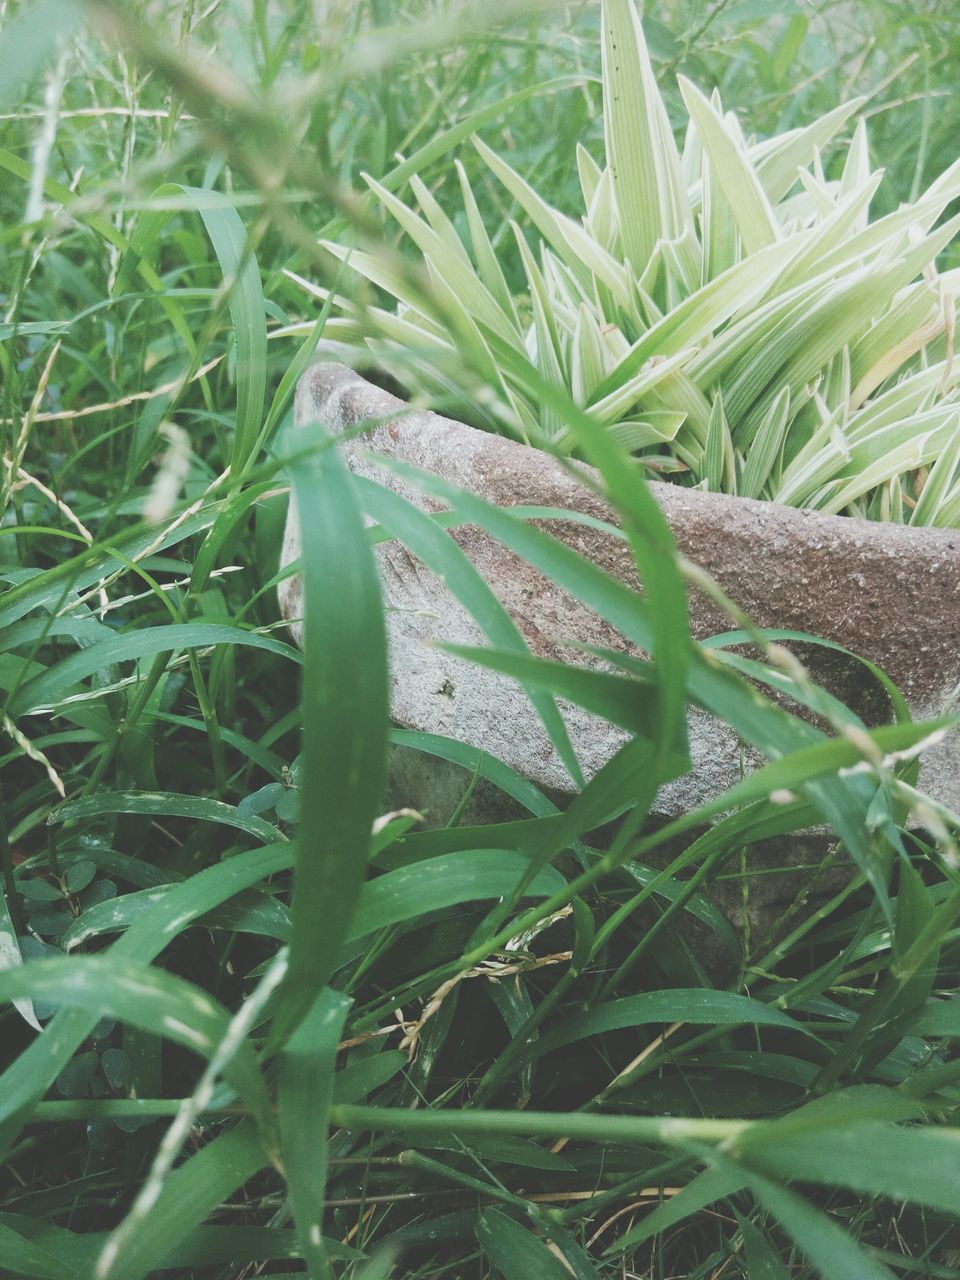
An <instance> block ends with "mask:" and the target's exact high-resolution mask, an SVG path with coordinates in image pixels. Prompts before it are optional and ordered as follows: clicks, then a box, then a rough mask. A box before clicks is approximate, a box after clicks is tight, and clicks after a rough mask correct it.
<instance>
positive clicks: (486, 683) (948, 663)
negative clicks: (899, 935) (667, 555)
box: [280, 364, 960, 817]
mask: <svg viewBox="0 0 960 1280" xmlns="http://www.w3.org/2000/svg"><path fill="white" fill-rule="evenodd" d="M370 419H381V420H382V421H381V422H380V425H378V426H376V427H375V428H374V429H372V430H371V431H370V432H369V433H368V434H365V435H364V436H363V437H362V439H360V440H358V439H354V440H352V441H351V442H350V443H348V444H346V445H345V446H344V452H345V455H346V457H347V459H348V463H349V465H350V467H351V469H352V470H353V471H354V472H355V473H356V474H358V475H363V476H367V477H371V478H374V479H377V480H381V481H385V482H386V483H387V484H389V486H390V487H391V488H392V489H394V490H395V491H396V492H398V493H400V494H402V495H403V496H404V497H406V498H408V499H410V500H411V501H412V502H414V503H416V504H417V506H419V507H420V508H421V509H424V510H436V509H437V507H436V504H434V503H431V502H430V501H429V500H428V499H426V498H425V497H424V496H423V495H422V494H421V493H420V492H419V491H418V490H416V489H415V488H414V487H413V486H411V485H410V484H408V483H407V482H406V481H404V480H402V479H398V478H397V477H396V476H394V475H392V474H391V473H390V472H389V471H387V470H386V469H385V468H384V467H383V466H382V465H381V464H378V463H377V461H376V459H375V458H373V457H372V456H371V454H370V451H371V450H372V451H374V452H378V453H381V454H386V455H390V456H392V457H394V458H397V459H399V460H401V461H403V462H406V463H411V464H414V465H416V466H418V467H421V468H425V469H426V470H429V471H433V472H435V473H437V474H439V475H441V476H443V477H444V478H445V479H446V480H448V481H450V482H452V483H454V484H456V485H459V486H462V487H463V488H466V489H469V490H472V491H474V492H476V493H479V494H481V495H482V496H484V497H485V498H487V499H489V500H490V501H492V502H494V503H497V504H501V505H504V506H513V505H527V506H529V505H536V506H544V507H553V508H561V509H566V510H573V511H578V512H581V513H584V514H586V515H589V516H592V517H595V518H597V519H599V520H604V521H611V520H612V516H611V512H610V510H609V508H608V507H606V505H605V504H604V503H603V502H602V501H601V500H600V499H599V498H598V497H597V496H596V495H595V494H594V493H593V492H591V491H590V489H589V488H587V487H585V485H584V484H583V483H582V482H581V481H580V480H579V479H578V476H577V469H576V468H574V469H570V468H567V467H564V466H563V465H562V464H561V463H560V462H558V461H557V460H555V459H553V458H551V457H550V456H548V455H546V454H543V453H541V452H539V451H537V450H534V449H530V448H527V447H525V446H523V445H520V444H517V443H514V442H512V441H510V440H506V439H503V438H501V437H497V436H494V435H489V434H486V433H484V432H481V431H477V430H474V429H473V428H471V427H467V426H464V425H463V424H461V423H457V422H452V421H449V420H448V419H445V418H441V417H439V416H438V415H436V414H433V413H427V412H417V411H412V410H411V409H410V408H409V407H408V406H407V405H405V404H404V403H403V402H402V401H400V400H398V399H396V398H395V397H394V396H391V395H389V394H387V393H386V392H385V391H382V390H380V389H379V388H378V387H375V386H373V385H371V384H370V383H369V382H367V381H365V380H364V379H363V378H361V377H360V376H359V375H358V374H356V373H354V372H353V371H352V370H350V369H347V368H345V367H344V366H342V365H336V364H318V365H315V366H314V367H313V368H312V369H310V370H308V372H307V373H306V374H305V375H304V376H303V378H302V379H301V382H300V385H299V388H298V393H297V407H296V421H297V423H298V424H301V425H302V424H304V423H308V422H313V421H320V422H323V423H324V424H325V425H326V426H327V427H328V428H330V429H331V430H334V431H337V432H343V431H346V430H348V429H351V428H355V427H357V426H358V425H360V424H362V423H364V422H367V421H369V420H370ZM579 472H580V474H581V475H589V474H590V469H589V468H587V467H583V466H580V467H579ZM651 489H652V491H653V492H654V494H655V496H656V498H657V501H658V502H659V504H660V506H661V508H662V510H663V512H664V515H665V516H666V518H667V520H668V522H669V524H670V526H671V528H672V530H673V533H674V536H675V538H676V540H677V544H678V546H679V548H680V551H681V552H682V553H683V554H684V555H685V556H686V557H687V558H688V559H690V560H691V561H693V562H695V563H696V564H699V565H700V566H702V567H703V568H704V569H705V570H706V571H707V572H708V573H709V574H710V575H711V576H712V577H713V578H714V580H715V581H716V582H717V583H718V585H719V586H720V587H721V588H722V590H723V591H724V592H725V593H726V594H727V595H728V596H729V597H730V598H731V599H732V600H733V601H734V602H735V603H736V604H737V605H739V606H740V607H741V608H742V609H743V610H745V611H746V612H747V613H748V614H749V615H750V617H751V618H752V619H753V620H754V622H756V623H757V624H758V625H760V626H762V627H777V628H783V629H787V630H796V631H803V632H807V633H810V634H814V635H818V636H821V637H823V638H825V639H828V640H831V641H834V642H835V643H837V644H840V645H843V646H845V647H847V648H849V649H851V650H853V651H854V652H856V653H859V654H861V655H863V656H864V657H866V658H868V659H870V660H871V661H872V662H874V663H876V664H878V665H879V666H880V667H882V668H883V669H884V670H885V671H886V672H887V674H888V675H889V676H890V677H891V678H892V679H893V680H894V681H895V682H896V683H897V684H898V686H899V687H900V689H901V691H902V692H903V694H904V696H905V697H906V699H907V702H908V704H909V706H910V709H911V711H912V713H913V714H914V715H915V716H916V717H918V718H919V717H924V718H925V717H928V716H932V715H936V714H939V713H941V712H942V711H943V710H944V708H945V707H947V706H948V705H950V704H951V702H952V699H953V698H954V696H955V694H956V692H957V688H958V683H960V533H957V532H953V531H944V530H935V529H912V528H904V527H901V526H894V525H881V524H874V523H868V522H865V521H859V520H853V519H848V518H846V517H839V516H828V515H823V514H820V513H818V512H813V511H803V510H795V509H792V508H787V507H781V506H778V505H776V504H773V503H768V502H756V501H752V500H749V499H745V498H731V497H727V496H724V495H719V494H708V493H702V492H693V491H691V490H688V489H683V488H680V487H678V486H674V485H668V484H652V485H651ZM541 527H543V528H545V529H547V530H548V531H549V532H550V533H552V534H553V535H554V536H556V537H558V538H560V539H561V540H562V541H563V542H564V543H566V544H567V545H568V546H570V547H572V548H574V549H575V550H577V551H579V552H581V553H582V554H583V555H585V556H587V557H589V558H590V559H591V560H593V561H594V562H595V563H597V564H598V565H600V566H601V567H602V568H604V569H606V570H608V571H609V572H611V573H613V574H615V575H616V576H617V577H618V578H620V579H621V580H623V581H624V582H627V583H629V584H631V585H634V586H637V585H638V583H637V577H636V573H635V570H634V567H633V563H632V559H631V556H630V553H629V550H628V548H627V547H626V545H625V543H624V541H623V540H622V539H621V538H618V537H617V536H616V535H615V534H614V533H610V532H605V531H603V530H598V529H595V528H593V527H590V526H586V525H583V524H576V523H573V522H570V521H563V520H551V521H544V522H541ZM454 536H455V537H456V539H457V542H458V543H459V544H460V546H461V547H462V548H463V550H464V551H465V552H466V553H467V555H468V556H469V557H470V559H471V560H472V561H473V562H474V564H475V565H476V566H477V568H478V569H479V570H480V572H481V573H482V574H483V576H484V578H485V579H486V581H487V582H488V583H489V584H490V586H491V587H492V588H493V590H494V592H495V593H496V595H497V596H498V598H499V599H500V601H501V602H502V603H503V605H504V606H505V608H506V609H507V610H508V612H509V613H510V614H511V616H512V617H513V619H514V621H515V622H516V623H517V625H518V627H519V628H520V630H521V631H522V633H523V635H524V637H525V639H526V641H527V643H528V645H529V646H530V649H531V651H532V652H533V653H534V654H537V655H539V656H544V657H551V658H556V657H568V656H570V655H571V653H573V652H576V650H575V648H571V647H570V646H571V645H572V646H579V645H598V646H602V647H607V648H621V649H622V648H627V647H628V646H627V645H626V643H625V641H624V640H623V638H622V637H621V636H620V635H619V634H618V633H617V632H615V631H614V630H613V629H612V628H611V627H610V626H609V625H608V624H607V623H605V622H604V621H603V620H602V619H600V618H598V617H597V616H596V615H595V614H593V613H592V612H591V611H590V610H589V609H587V608H585V607H584V606H583V605H581V604H580V603H579V602H578V601H576V600H574V599H572V598H571V597H570V596H569V595H567V594H566V593H564V592H562V591H560V590H558V588H557V587H556V586H555V585H554V584H553V583H552V582H550V581H549V580H548V579H546V578H545V577H543V575H541V574H540V573H538V572H537V571H536V570H534V569H532V568H531V567H530V566H529V565H528V564H526V562H525V561H523V560H522V559H520V558H519V557H518V556H516V555H514V554H513V553H512V552H510V551H509V550H507V549H506V548H505V547H503V546H502V545H501V544H499V543H498V542H496V541H495V540H494V539H492V538H490V537H489V536H488V535H486V534H485V533H483V532H482V531H481V530H479V529H477V528H473V527H467V528H463V529H459V530H457V531H456V532H455V534H454ZM298 554H299V545H298V533H297V525H296V519H295V515H294V513H291V517H290V521H289V524H288V529H287V536H286V540H285V546H284V552H283V560H284V563H289V561H290V560H292V559H293V558H295V557H296V556H297V555H298ZM377 554H378V557H379V561H380V570H381V578H382V582H383V588H384V595H385V598H386V602H387V604H388V606H389V610H390V611H389V613H388V629H389V635H390V646H391V662H392V682H393V689H392V708H393V715H394V717H395V719H396V720H397V721H398V722H399V723H400V724H401V725H404V726H407V727H410V728H414V729H419V730H423V731H427V732H431V733H439V734H445V735H449V736H452V737H454V738H457V739H459V740H461V741H463V742H467V743H470V744H472V745H474V746H478V747H483V748H485V749H486V750H487V751H490V752H492V753H493V754H494V755H495V756H498V757H499V758H500V759H502V760H504V761H505V762H506V763H507V764H509V765H511V766H512V767H513V768H515V769H516V770H518V771H519V772H520V773H522V774H524V775H525V776H526V777H528V778H530V779H531V780H532V781H534V782H535V783H537V784H538V785H540V786H542V787H544V788H545V789H547V790H548V791H552V792H555V793H561V794H562V793H565V792H569V791H570V790H571V788H572V784H571V780H570V779H569V777H568V775H567V773H566V770H565V769H564V768H563V765H562V764H561V762H560V761H559V760H558V759H557V757H556V753H555V752H554V749H553V747H552V746H551V744H550V742H549V740H548V738H547V736H546V733H545V731H544V730H543V727H542V726H541V724H540V722H539V720H538V719H537V717H536V715H535V713H534V712H533V710H532V708H531V707H530V705H529V703H528V702H527V700H526V697H525V695H524V694H523V692H522V690H521V689H520V688H519V686H518V685H517V684H516V683H514V682H512V681H510V680H507V679H506V678H504V677H501V676H498V675H497V674H495V673H494V672H491V671H488V670H486V669H484V668H481V667H477V666H474V665H472V664H470V663H467V662H465V661H462V660H461V659H459V658H456V657H454V656H452V655H450V654H449V653H446V652H444V651H443V650H441V649H438V648H436V647H432V645H433V642H444V641H445V642H453V643H459V644H481V643H483V642H484V637H483V635H482V633H481V631H480V629H479V627H478V626H477V624H476V623H475V622H474V621H473V619H472V618H471V617H470V616H469V614H468V613H467V612H466V611H465V610H464V609H463V608H462V606H461V605H460V604H459V603H458V601H457V600H456V599H455V598H454V597H453V596H452V595H451V594H450V592H449V591H448V590H447V588H446V587H445V586H444V584H443V583H442V582H441V581H440V580H439V579H438V578H437V577H436V576H435V575H434V574H433V573H432V572H430V571H429V570H427V569H426V568H425V567H424V566H423V565H422V564H421V563H419V562H418V561H416V560H415V559H414V558H413V557H412V556H411V555H410V554H409V553H408V552H407V551H406V550H405V549H404V548H403V547H402V546H399V545H396V544H393V543H387V544H383V545H382V546H380V547H378V549H377ZM280 595H281V606H282V609H283V613H284V615H285V616H286V617H287V618H288V619H291V620H293V630H294V633H295V634H297V635H299V627H298V624H297V622H296V619H298V618H299V617H300V616H301V613H302V599H301V594H300V583H299V580H298V579H297V578H290V579H288V580H287V581H285V582H284V584H283V585H282V587H281V592H280ZM690 609H691V622H692V628H693V632H694V634H695V635H696V636H697V637H698V638H704V637H706V636H709V635H713V634H716V633H717V632H719V631H727V630H730V629H731V623H730V622H729V620H728V619H727V618H726V617H725V616H724V615H723V614H722V613H720V612H718V610H717V608H716V607H715V606H714V605H713V604H712V603H711V602H709V601H708V600H706V599H705V597H703V596H702V595H701V594H700V593H699V592H692V593H691V598H690ZM798 652H800V653H801V656H802V658H803V661H804V662H805V664H806V665H807V667H808V669H809V670H810V672H811V675H812V676H813V677H814V679H816V680H817V681H819V682H821V683H822V684H824V685H825V686H826V687H827V688H829V689H830V690H831V691H832V692H835V693H836V694H838V695H839V696H840V697H842V698H843V699H844V700H845V701H847V702H848V703H849V704H850V705H851V706H853V707H854V708H856V709H857V710H858V711H859V712H860V714H861V715H862V716H863V717H864V719H865V720H866V721H867V723H876V722H877V721H878V720H883V719H885V718H886V717H887V714H888V712H887V706H886V699H885V696H884V695H882V694H879V689H878V686H877V684H876V682H875V681H874V680H873V678H872V677H870V676H869V675H868V674H867V672H866V671H865V669H864V668H863V666H862V664H860V663H858V662H856V661H853V660H851V659H849V658H845V657H844V656H843V655H840V654H837V653H835V652H831V651H829V650H824V649H822V648H820V647H814V646H804V647H803V648H802V651H801V650H798ZM577 660H578V661H586V660H587V659H584V657H583V655H582V654H579V653H578V655H577ZM561 708H562V710H563V713H564V716H565V718H566V720H567V723H568V726H569V729H570V733H571V738H572V740H573V743H574V745H575V747H576V750H577V753H578V756H579V758H580V761H581V764H582V766H583V770H584V773H585V774H586V775H587V776H588V777H589V776H590V775H592V774H593V773H594V772H595V771H596V770H597V769H598V768H599V767H600V766H601V765H602V764H603V763H604V762H605V761H606V760H607V759H608V758H609V757H610V756H611V755H612V754H613V752H614V751H615V750H616V748H617V747H618V746H619V745H620V743H621V742H622V741H623V735H622V733H620V732H619V731H618V730H616V729H614V728H612V727H611V726H610V725H609V724H607V723H606V722H604V721H601V720H598V719H597V718H595V717H593V716H590V715H588V714H587V713H585V712H584V711H582V710H581V709H579V708H577V707H573V706H569V705H566V704H561ZM690 742H691V752H692V758H693V765H694V767H693V771H692V772H691V773H690V774H689V775H688V776H687V777H685V778H681V779H679V780H678V781H676V782H674V783H671V784H670V785H668V786H666V787H664V788H663V789H662V790H661V792H660V795H659V797H658V800H657V804H656V812H657V813H658V814H659V815H662V816H665V817H666V816H670V815H673V814H677V813H680V812H686V811H689V810H690V809H691V808H693V807H695V806H697V805H699V804H702V803H703V802H704V801H705V800H706V799H709V798H710V797H712V796H714V795H716V794H718V793H719V792H720V791H722V790H723V789H725V788H726V787H728V786H730V785H731V784H732V783H733V782H735V781H736V780H737V778H738V777H739V775H740V772H741V769H742V768H743V766H744V763H746V766H747V767H750V765H751V763H753V762H754V758H752V757H750V755H749V754H748V755H747V756H746V759H745V757H744V755H743V752H742V751H741V747H740V743H739V741H738V739H737V736H736V735H735V734H734V733H733V732H732V731H731V730H730V729H729V728H728V727H727V726H725V725H721V724H718V723H717V722H716V721H714V720H712V719H711V718H709V717H708V716H706V715H704V714H701V713H699V712H697V711H694V712H693V713H692V714H691V723H690ZM920 785H921V787H923V788H924V789H926V790H928V791H929V792H930V793H931V794H932V795H934V796H935V797H937V798H938V799H939V800H941V801H942V802H944V803H946V804H947V805H949V806H950V807H951V808H954V809H960V735H958V734H957V733H951V734H950V735H948V736H947V737H946V738H945V739H944V740H943V741H941V742H940V743H938V744H936V745H935V746H933V747H932V748H930V749H929V750H928V751H927V753H926V754H925V757H924V761H923V766H922V772H921V784H920Z"/></svg>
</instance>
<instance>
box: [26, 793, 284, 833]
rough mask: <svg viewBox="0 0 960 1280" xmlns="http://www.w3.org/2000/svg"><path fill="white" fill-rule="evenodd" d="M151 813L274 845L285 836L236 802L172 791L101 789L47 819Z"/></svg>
mask: <svg viewBox="0 0 960 1280" xmlns="http://www.w3.org/2000/svg"><path fill="white" fill-rule="evenodd" d="M114 813H133V814H150V815H153V816H157V817H177V818H191V819H192V820H193V821H195V822H218V823H221V824H222V825H223V826H226V827H234V828H236V829H237V830H238V831H244V832H246V834H247V835H251V836H254V837H256V838H257V839H258V840H260V841H261V842H262V843H263V844H273V842H274V841H276V840H278V839H281V838H282V837H281V836H280V832H279V831H278V830H277V828H276V827H274V826H272V825H271V824H270V823H269V822H266V821H264V819H263V818H258V817H256V816H255V815H250V816H246V815H244V814H242V813H240V812H239V810H238V809H237V807H236V806H235V805H232V804H224V803H223V801H222V800H206V799H204V798H202V797H201V796H191V795H176V794H174V793H172V792H168V791H160V792H149V791H98V792H95V793H94V794H93V795H91V796H82V797H81V798H80V799H79V800H68V801H66V802H65V803H64V804H62V805H60V806H59V807H58V808H56V809H54V810H53V812H52V813H51V814H50V816H49V818H48V819H47V821H48V822H49V823H51V824H55V823H59V822H74V821H76V820H78V819H82V818H98V817H102V816H104V815H106V814H114Z"/></svg>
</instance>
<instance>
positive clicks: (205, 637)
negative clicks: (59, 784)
mask: <svg viewBox="0 0 960 1280" xmlns="http://www.w3.org/2000/svg"><path fill="white" fill-rule="evenodd" d="M221 644H226V645H245V646H248V647H250V648H253V649H262V650H265V651H266V652H267V653H276V654H279V655H280V656H282V657H285V658H290V659H292V660H293V661H294V662H298V663H299V662H300V661H301V658H300V654H299V653H298V652H297V650H296V649H294V648H293V646H292V645H289V644H284V643H283V641H281V640H274V639H272V638H271V637H270V636H262V635H259V634H258V633H257V632H255V631H243V630H241V629H240V628H239V627H228V626H222V625H220V624H218V623H215V622H188V623H174V624H171V625H168V626H157V627H141V628H140V629H139V630H137V631H131V632H128V633H127V634H125V635H114V636H111V637H110V638H109V639H107V640H101V641H98V642H97V643H96V644H91V645H88V646H87V647H86V648H85V649H81V650H80V652H79V653H72V654H70V656H69V657H67V658H63V659H62V660H61V661H60V662H58V663H57V664H56V665H55V666H53V667H50V668H49V670H48V671H46V672H44V674H43V675H38V676H35V677H34V678H33V679H32V680H28V681H27V682H26V683H25V684H24V685H22V686H21V687H20V689H18V691H17V692H16V693H15V694H14V696H13V697H12V698H11V699H10V703H9V707H8V714H9V715H10V716H11V717H17V716H22V715H26V714H30V713H36V712H37V711H39V710H41V709H43V708H44V707H50V706H54V705H56V703H57V701H58V700H59V699H60V698H61V697H63V695H64V694H65V693H67V691H68V690H70V689H71V687H72V686H73V685H75V684H77V683H78V682H79V681H80V680H83V679H84V678H85V677H87V676H90V675H93V674H94V672H96V671H100V670H102V669H103V668H105V667H109V666H112V665H113V664H114V663H115V662H130V661H133V660H136V659H139V658H147V657H153V656H154V654H158V653H169V652H171V651H172V650H174V649H200V648H204V647H205V646H207V645H221Z"/></svg>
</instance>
